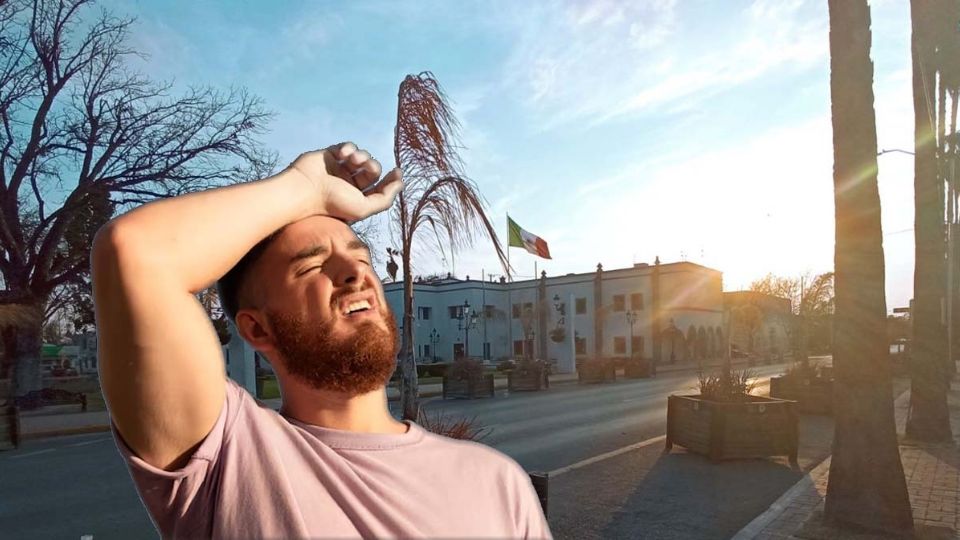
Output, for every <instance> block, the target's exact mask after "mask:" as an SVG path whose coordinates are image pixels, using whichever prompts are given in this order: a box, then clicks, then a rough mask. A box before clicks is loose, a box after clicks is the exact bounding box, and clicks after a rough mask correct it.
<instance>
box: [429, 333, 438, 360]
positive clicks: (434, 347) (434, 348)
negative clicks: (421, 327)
mask: <svg viewBox="0 0 960 540" xmlns="http://www.w3.org/2000/svg"><path fill="white" fill-rule="evenodd" d="M438 343H440V332H437V329H436V328H434V329H433V331H431V332H430V346H431V347H432V348H431V349H430V352H431V355H432V356H433V362H434V363H436V362H437V344H438Z"/></svg>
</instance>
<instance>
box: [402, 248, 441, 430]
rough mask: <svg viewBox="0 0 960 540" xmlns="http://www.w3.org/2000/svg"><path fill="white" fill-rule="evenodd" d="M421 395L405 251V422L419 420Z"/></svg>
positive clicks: (403, 357) (403, 395)
mask: <svg viewBox="0 0 960 540" xmlns="http://www.w3.org/2000/svg"><path fill="white" fill-rule="evenodd" d="M434 354H436V353H434ZM419 395H420V392H419V389H418V380H417V363H416V359H415V358H414V357H413V275H412V274H411V273H410V250H409V249H404V250H403V337H402V338H401V341H400V408H401V410H402V411H403V419H404V420H412V421H414V422H416V421H417V420H419V418H420V402H419V399H418V398H419Z"/></svg>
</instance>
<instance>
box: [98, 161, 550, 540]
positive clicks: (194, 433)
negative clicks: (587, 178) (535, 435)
mask: <svg viewBox="0 0 960 540" xmlns="http://www.w3.org/2000/svg"><path fill="white" fill-rule="evenodd" d="M380 172H381V170H380V164H379V163H377V161H376V160H374V159H372V158H371V157H370V155H369V154H368V153H367V152H364V151H362V150H358V149H357V148H356V146H354V145H353V144H350V143H346V144H343V145H339V146H336V147H331V148H329V149H327V150H324V151H316V152H310V153H307V154H304V155H302V156H300V157H299V158H298V159H297V160H296V161H294V163H293V164H292V165H291V166H290V167H288V168H287V169H286V170H285V171H283V172H281V173H280V174H278V175H276V176H273V177H271V178H267V179H264V180H259V181H255V182H250V183H245V184H241V185H234V186H229V187H223V188H218V189H212V190H208V191H203V192H200V193H193V194H189V195H184V196H181V197H175V198H171V199H165V200H159V201H155V202H152V203H150V204H147V205H144V206H142V207H139V208H137V209H135V210H133V211H131V212H129V213H127V214H125V215H123V216H120V217H118V218H116V219H114V220H112V221H111V222H110V223H108V224H107V225H105V226H104V227H103V229H102V230H100V231H98V233H97V237H96V239H95V241H94V246H93V250H92V255H91V260H92V266H93V289H94V300H95V307H96V319H97V327H98V335H99V339H100V343H99V354H100V379H101V383H102V388H103V392H104V395H105V397H106V400H107V403H108V406H109V409H110V414H111V418H112V421H113V430H114V437H115V438H116V441H117V446H118V448H119V449H120V453H121V455H122V456H123V457H124V458H125V459H126V460H127V465H128V467H129V469H130V472H131V475H132V477H133V479H134V482H135V484H136V487H137V489H138V491H139V493H140V496H141V498H142V499H143V502H144V504H145V506H146V507H147V509H148V511H149V513H150V515H151V517H152V519H153V520H154V523H155V525H156V526H157V529H158V530H159V532H160V534H161V535H162V536H163V537H189V538H194V537H215V538H231V539H232V538H351V537H352V538H355V537H364V538H415V537H421V538H422V537H427V538H467V537H475V538H480V537H482V538H550V532H549V529H548V526H547V523H546V520H545V519H544V516H543V512H542V510H541V508H540V505H539V502H538V500H537V496H536V493H535V491H534V489H533V487H532V485H531V483H530V480H529V477H528V476H527V475H526V473H525V472H524V471H523V470H522V469H521V468H520V466H519V465H517V463H516V462H514V461H513V460H512V459H510V458H509V457H507V456H505V455H504V454H502V453H500V452H498V451H496V450H493V449H491V448H489V447H486V446H484V445H481V444H477V443H473V442H466V441H456V440H453V439H448V438H445V437H441V436H438V435H435V434H432V433H429V432H426V431H425V430H424V429H422V428H421V427H420V426H418V425H417V424H416V423H413V422H398V421H397V420H395V419H394V418H393V417H392V416H391V415H390V413H389V410H388V408H387V400H386V389H385V386H386V383H387V381H388V380H389V378H390V375H391V374H392V372H393V369H394V363H395V358H396V326H395V323H394V319H393V317H392V315H391V314H390V311H389V310H388V309H387V306H386V302H385V301H384V294H383V289H382V287H381V284H380V282H379V280H378V279H377V277H376V275H375V274H374V272H373V269H372V268H371V267H370V259H369V252H368V251H367V248H366V246H364V245H363V244H362V243H361V242H359V240H358V239H357V237H356V235H355V234H354V233H353V231H352V230H351V229H350V227H349V226H348V225H347V224H348V223H353V222H355V221H357V220H360V219H363V218H366V217H368V216H370V215H372V214H374V213H377V212H380V211H383V210H385V209H387V208H389V207H390V205H391V204H392V203H393V200H394V198H395V197H396V195H397V193H398V192H399V191H400V189H401V188H402V181H401V173H400V171H399V170H394V171H391V172H390V173H389V174H387V175H386V176H385V177H384V178H383V180H382V181H379V179H380ZM218 279H219V283H218V286H219V288H220V292H221V294H222V299H221V300H222V303H223V304H224V306H225V310H226V312H227V313H228V315H229V316H230V317H231V318H232V319H233V321H234V322H235V324H236V326H237V329H238V331H239V333H240V335H241V336H242V337H243V339H244V340H245V341H247V342H248V343H250V344H251V345H252V346H253V347H254V348H256V349H257V350H258V351H259V352H260V353H261V354H262V355H263V356H264V357H266V358H267V359H268V360H269V361H270V362H271V364H272V365H273V367H274V369H275V371H276V372H277V379H278V381H279V383H280V389H281V393H282V395H283V406H282V408H281V409H280V411H279V412H276V411H273V410H272V409H270V408H268V407H264V406H262V405H260V404H259V403H258V402H257V401H255V400H254V399H253V398H252V397H251V396H250V395H249V394H248V393H247V392H246V391H245V390H243V389H242V388H241V387H239V386H238V385H236V384H235V383H233V382H232V381H230V380H229V379H227V378H226V376H225V373H224V362H223V357H222V354H221V349H220V343H219V341H218V339H217V336H216V333H215V331H214V329H213V327H212V325H211V324H210V322H209V320H208V318H207V316H206V313H205V312H204V310H203V308H202V307H201V306H200V304H199V303H198V302H197V300H196V299H195V297H194V294H196V293H197V292H198V291H201V290H204V289H205V288H207V287H208V286H209V285H210V284H211V283H212V282H214V281H215V280H218Z"/></svg>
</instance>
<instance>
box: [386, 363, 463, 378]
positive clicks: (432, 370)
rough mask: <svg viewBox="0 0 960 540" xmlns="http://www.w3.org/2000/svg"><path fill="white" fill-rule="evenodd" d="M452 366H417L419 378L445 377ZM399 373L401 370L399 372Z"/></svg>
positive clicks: (442, 364) (444, 364)
mask: <svg viewBox="0 0 960 540" xmlns="http://www.w3.org/2000/svg"><path fill="white" fill-rule="evenodd" d="M449 367H450V364H446V363H443V362H437V363H434V364H417V377H419V378H421V379H422V378H426V377H443V376H445V375H446V374H447V368H449ZM397 371H399V370H397Z"/></svg>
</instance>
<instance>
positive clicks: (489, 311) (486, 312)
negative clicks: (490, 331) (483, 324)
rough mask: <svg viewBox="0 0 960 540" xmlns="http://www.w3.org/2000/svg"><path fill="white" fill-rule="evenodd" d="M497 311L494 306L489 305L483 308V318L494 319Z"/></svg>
mask: <svg viewBox="0 0 960 540" xmlns="http://www.w3.org/2000/svg"><path fill="white" fill-rule="evenodd" d="M495 309H496V308H494V307H493V306H492V305H489V304H487V305H485V306H483V317H484V318H485V319H492V318H493V314H494V310H495Z"/></svg>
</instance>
